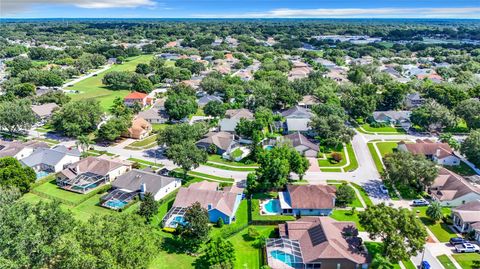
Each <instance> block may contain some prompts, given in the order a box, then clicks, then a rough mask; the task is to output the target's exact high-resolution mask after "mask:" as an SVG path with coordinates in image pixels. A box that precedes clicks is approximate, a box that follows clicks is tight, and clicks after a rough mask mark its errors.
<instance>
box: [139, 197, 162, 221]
mask: <svg viewBox="0 0 480 269" xmlns="http://www.w3.org/2000/svg"><path fill="white" fill-rule="evenodd" d="M157 212H158V203H157V201H155V198H154V197H153V194H152V193H151V192H147V193H146V194H145V195H144V196H143V200H142V203H141V204H140V208H139V209H138V214H139V215H140V216H143V217H144V218H145V220H146V221H147V222H148V223H150V221H151V220H152V218H153V216H155V215H156V214H157Z"/></svg>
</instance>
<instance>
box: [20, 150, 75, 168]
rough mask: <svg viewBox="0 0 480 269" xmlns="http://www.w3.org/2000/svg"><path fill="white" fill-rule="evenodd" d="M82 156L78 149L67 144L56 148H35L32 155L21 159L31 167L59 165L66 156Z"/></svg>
mask: <svg viewBox="0 0 480 269" xmlns="http://www.w3.org/2000/svg"><path fill="white" fill-rule="evenodd" d="M67 155H71V156H77V157H80V152H79V151H78V149H68V148H67V147H65V146H62V145H60V146H56V147H54V148H51V149H50V148H39V149H37V150H35V151H34V152H33V153H32V154H31V155H30V156H28V157H26V158H23V159H21V160H20V161H21V162H22V163H23V164H24V165H26V166H29V167H34V166H37V165H39V164H46V165H49V166H55V165H57V164H58V163H59V162H60V161H61V160H62V159H63V158H64V157H65V156H67Z"/></svg>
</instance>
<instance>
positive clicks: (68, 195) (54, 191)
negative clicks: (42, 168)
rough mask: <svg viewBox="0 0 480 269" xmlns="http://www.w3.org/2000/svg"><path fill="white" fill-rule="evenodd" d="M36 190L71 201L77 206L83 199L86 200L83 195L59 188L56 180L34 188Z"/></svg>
mask: <svg viewBox="0 0 480 269" xmlns="http://www.w3.org/2000/svg"><path fill="white" fill-rule="evenodd" d="M34 190H35V191H37V192H41V193H45V194H47V195H49V196H52V197H54V198H59V199H63V200H66V201H69V202H71V203H73V204H77V203H79V202H81V201H82V199H83V198H85V196H84V195H83V194H80V193H75V192H70V191H66V190H64V189H61V188H59V187H58V186H57V184H56V183H55V179H54V180H52V181H49V182H46V183H44V184H42V185H40V186H38V187H36V188H34Z"/></svg>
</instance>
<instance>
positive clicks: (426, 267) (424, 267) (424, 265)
mask: <svg viewBox="0 0 480 269" xmlns="http://www.w3.org/2000/svg"><path fill="white" fill-rule="evenodd" d="M420 268H421V269H430V264H429V263H428V262H427V261H422V266H421V267H420Z"/></svg>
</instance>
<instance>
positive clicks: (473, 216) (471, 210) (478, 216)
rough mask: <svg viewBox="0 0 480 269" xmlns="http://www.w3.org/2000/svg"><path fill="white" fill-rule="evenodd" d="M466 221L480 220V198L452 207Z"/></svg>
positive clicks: (453, 211)
mask: <svg viewBox="0 0 480 269" xmlns="http://www.w3.org/2000/svg"><path fill="white" fill-rule="evenodd" d="M452 213H454V214H457V215H458V216H460V217H461V218H462V220H463V221H464V222H480V200H475V201H471V202H468V203H465V204H463V205H461V206H457V207H456V208H454V209H452Z"/></svg>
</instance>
